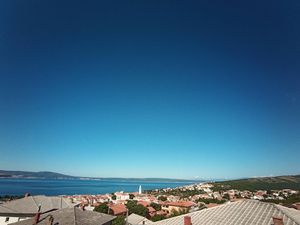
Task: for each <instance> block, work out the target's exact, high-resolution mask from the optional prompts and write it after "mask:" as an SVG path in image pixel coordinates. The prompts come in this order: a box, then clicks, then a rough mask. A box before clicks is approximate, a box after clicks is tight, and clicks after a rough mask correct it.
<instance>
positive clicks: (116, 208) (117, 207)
mask: <svg viewBox="0 0 300 225" xmlns="http://www.w3.org/2000/svg"><path fill="white" fill-rule="evenodd" d="M108 207H109V209H110V214H112V215H114V216H120V215H126V213H127V208H126V206H125V205H123V204H111V205H109V206H108Z"/></svg>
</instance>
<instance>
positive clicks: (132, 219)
mask: <svg viewBox="0 0 300 225" xmlns="http://www.w3.org/2000/svg"><path fill="white" fill-rule="evenodd" d="M143 221H145V222H146V224H149V223H150V220H148V219H147V218H145V217H142V216H140V215H137V214H134V213H132V214H130V215H129V216H128V223H129V224H130V225H139V224H143Z"/></svg>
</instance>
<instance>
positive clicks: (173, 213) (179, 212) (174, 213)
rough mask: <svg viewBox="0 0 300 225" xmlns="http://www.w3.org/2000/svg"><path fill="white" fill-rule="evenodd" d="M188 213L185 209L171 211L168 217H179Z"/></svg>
mask: <svg viewBox="0 0 300 225" xmlns="http://www.w3.org/2000/svg"><path fill="white" fill-rule="evenodd" d="M188 212H189V210H187V209H182V210H179V211H177V210H172V212H171V215H170V216H169V217H175V216H180V215H183V214H187V213H188Z"/></svg>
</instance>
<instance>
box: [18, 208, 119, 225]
mask: <svg viewBox="0 0 300 225" xmlns="http://www.w3.org/2000/svg"><path fill="white" fill-rule="evenodd" d="M50 215H52V216H53V218H54V221H53V224H61V225H103V224H106V223H107V222H109V221H111V220H113V219H114V218H115V216H111V215H107V214H104V213H98V212H93V211H82V210H81V209H79V208H77V207H74V208H66V209H60V210H57V211H54V212H51V213H46V214H43V215H42V216H41V218H40V222H39V223H38V224H39V225H48V224H49V223H48V219H49V216H50ZM32 221H33V219H32V218H31V219H28V220H23V221H20V222H17V223H12V224H13V225H32Z"/></svg>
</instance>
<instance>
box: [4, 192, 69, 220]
mask: <svg viewBox="0 0 300 225" xmlns="http://www.w3.org/2000/svg"><path fill="white" fill-rule="evenodd" d="M39 206H41V211H40V212H41V213H45V212H48V211H51V210H56V209H63V208H68V207H73V206H74V204H72V203H71V202H70V200H69V199H66V198H62V197H57V196H55V197H47V196H44V195H37V196H28V197H24V198H21V199H17V200H13V201H10V202H6V203H3V204H1V205H0V215H9V214H17V215H22V214H24V215H34V214H35V213H36V212H37V211H38V207H39Z"/></svg>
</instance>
